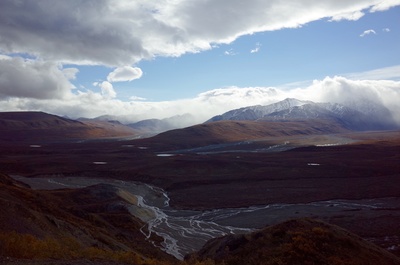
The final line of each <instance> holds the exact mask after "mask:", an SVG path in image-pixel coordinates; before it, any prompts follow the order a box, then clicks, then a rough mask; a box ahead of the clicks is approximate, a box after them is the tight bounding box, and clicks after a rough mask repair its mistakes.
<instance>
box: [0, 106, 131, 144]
mask: <svg viewBox="0 0 400 265" xmlns="http://www.w3.org/2000/svg"><path fill="white" fill-rule="evenodd" d="M134 134H136V132H135V131H134V130H133V129H132V128H129V127H127V126H124V125H122V124H119V123H112V122H104V121H103V122H101V121H76V120H71V119H67V118H62V117H59V116H56V115H51V114H47V113H44V112H0V141H1V142H12V143H18V142H26V141H28V142H29V143H30V144H36V143H43V142H52V141H68V140H74V139H75V140H76V139H93V138H102V137H123V136H131V135H134Z"/></svg>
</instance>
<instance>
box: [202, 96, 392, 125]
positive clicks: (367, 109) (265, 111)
mask: <svg viewBox="0 0 400 265" xmlns="http://www.w3.org/2000/svg"><path fill="white" fill-rule="evenodd" d="M374 111H376V112H374ZM298 119H302V120H304V119H325V120H330V121H334V122H337V123H339V124H341V125H342V126H344V127H345V128H347V129H350V130H356V131H363V130H387V129H394V128H397V126H396V124H395V122H394V121H393V118H392V116H391V114H390V112H389V111H388V110H387V109H386V108H385V107H384V106H377V105H376V104H375V105H372V104H367V105H365V104H364V105H362V104H361V105H360V104H358V105H357V104H355V105H354V106H351V107H349V106H344V105H341V104H338V103H314V102H311V101H301V100H297V99H285V100H283V101H280V102H277V103H274V104H271V105H267V106H250V107H245V108H241V109H236V110H231V111H228V112H226V113H224V114H222V115H219V116H215V117H213V118H211V119H210V120H208V121H207V122H213V121H220V120H298Z"/></svg>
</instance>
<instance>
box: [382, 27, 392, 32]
mask: <svg viewBox="0 0 400 265" xmlns="http://www.w3.org/2000/svg"><path fill="white" fill-rule="evenodd" d="M382 31H383V32H390V29H389V28H384V29H382Z"/></svg>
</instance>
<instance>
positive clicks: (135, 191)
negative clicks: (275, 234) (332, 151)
mask: <svg viewBox="0 0 400 265" xmlns="http://www.w3.org/2000/svg"><path fill="white" fill-rule="evenodd" d="M13 178H15V179H17V180H19V181H22V182H24V183H26V184H28V185H30V186H31V188H33V189H62V188H83V187H87V186H91V185H96V184H100V183H103V184H109V185H113V186H115V187H117V188H118V189H120V190H122V191H124V192H125V193H126V192H127V193H129V194H131V195H134V196H135V197H136V198H137V200H136V203H131V204H127V205H128V206H127V208H128V210H129V211H130V212H131V214H133V215H135V216H136V217H138V218H140V219H141V220H142V221H144V222H145V223H146V226H147V229H142V233H143V234H144V235H145V236H146V237H147V238H148V239H149V240H150V235H151V234H152V233H155V234H157V235H159V236H161V237H162V238H163V239H164V242H163V244H162V249H163V250H164V251H165V252H167V253H169V254H171V255H173V256H175V257H176V258H178V259H183V257H184V256H185V255H186V254H188V253H191V252H194V251H197V250H199V249H200V248H201V247H202V246H203V245H204V244H205V243H206V242H207V241H208V240H210V239H212V238H215V237H219V236H223V235H227V234H238V233H247V232H250V231H253V230H255V229H257V228H261V227H264V226H266V225H270V224H274V223H277V222H280V221H284V220H286V219H288V218H299V217H315V216H318V215H319V214H320V213H321V212H323V215H324V216H330V215H331V216H334V215H337V214H339V213H341V212H349V211H355V210H356V211H366V212H368V211H370V210H374V209H379V208H384V207H386V208H387V207H390V206H391V205H393V207H397V206H398V205H399V204H400V200H399V199H398V198H381V199H366V200H357V201H350V200H330V201H319V202H312V203H306V204H271V205H263V206H253V207H246V208H224V209H214V210H208V211H191V210H177V209H174V208H172V207H170V206H169V197H168V194H167V193H166V192H165V191H164V190H162V189H160V188H157V187H154V186H150V185H147V184H144V183H138V182H133V181H121V180H114V179H96V178H84V177H79V176H76V177H58V176H54V177H53V176H50V177H42V178H25V177H21V176H13Z"/></svg>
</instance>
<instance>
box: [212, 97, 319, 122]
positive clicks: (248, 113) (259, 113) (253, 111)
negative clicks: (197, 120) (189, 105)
mask: <svg viewBox="0 0 400 265" xmlns="http://www.w3.org/2000/svg"><path fill="white" fill-rule="evenodd" d="M308 103H312V102H311V101H303V100H298V99H294V98H287V99H285V100H282V101H280V102H277V103H274V104H270V105H266V106H261V105H256V106H250V107H244V108H240V109H235V110H231V111H228V112H225V113H224V114H222V115H218V116H214V117H213V118H211V119H209V120H208V121H206V122H213V121H223V120H258V119H262V118H263V117H265V116H266V115H268V114H271V113H273V112H279V111H282V110H285V109H288V108H290V107H296V106H302V105H304V104H308Z"/></svg>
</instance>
